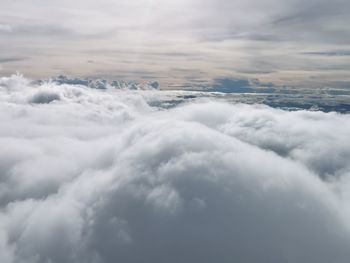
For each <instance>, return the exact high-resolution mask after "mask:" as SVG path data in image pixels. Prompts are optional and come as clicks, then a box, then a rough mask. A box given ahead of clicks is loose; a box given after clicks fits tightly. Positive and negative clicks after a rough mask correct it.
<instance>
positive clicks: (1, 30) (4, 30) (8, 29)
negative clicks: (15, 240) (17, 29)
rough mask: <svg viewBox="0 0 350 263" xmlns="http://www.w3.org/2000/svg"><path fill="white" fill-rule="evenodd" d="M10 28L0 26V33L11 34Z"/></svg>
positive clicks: (3, 25)
mask: <svg viewBox="0 0 350 263" xmlns="http://www.w3.org/2000/svg"><path fill="white" fill-rule="evenodd" d="M11 32H12V27H11V26H10V25H7V24H0V33H11Z"/></svg>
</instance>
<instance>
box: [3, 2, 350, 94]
mask: <svg viewBox="0 0 350 263" xmlns="http://www.w3.org/2000/svg"><path fill="white" fill-rule="evenodd" d="M0 4H1V8H0V39H1V41H0V68H1V70H0V75H1V76H8V75H10V74H12V73H14V72H16V71H19V72H21V73H23V74H25V75H26V76H28V77H30V78H34V79H41V78H47V77H51V76H57V75H60V74H63V75H68V76H74V77H89V78H107V79H123V80H137V81H144V80H149V79H152V80H157V81H159V82H160V83H162V84H163V85H162V86H163V87H168V88H171V87H176V86H177V87H181V86H196V85H201V84H208V83H211V82H212V81H213V80H215V79H217V78H232V79H245V80H246V79H257V80H259V81H260V82H262V83H264V82H271V83H273V84H274V85H277V86H284V85H285V86H292V87H336V88H339V87H340V88H344V87H348V83H349V80H350V74H349V70H350V45H349V43H350V29H349V26H348V25H349V24H350V17H349V15H348V14H349V12H350V2H349V1H347V0H334V1H329V0H310V1H301V0H284V1H279V0H259V1H258V0H244V1H241V0H231V1H229V0H186V1H185V0H176V1H175V0H162V1H161V0H114V1H112V0H99V1H96V0H84V1H83V0H77V1H68V0H51V1H46V0H26V1H20V0H1V1H0Z"/></svg>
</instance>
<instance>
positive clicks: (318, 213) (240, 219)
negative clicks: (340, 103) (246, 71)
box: [0, 76, 350, 263]
mask: <svg viewBox="0 0 350 263" xmlns="http://www.w3.org/2000/svg"><path fill="white" fill-rule="evenodd" d="M0 92H1V94H0V95H1V96H0V140H1V142H0V143H1V145H2V147H1V148H0V174H1V177H0V193H1V195H0V204H1V212H0V255H1V256H2V259H3V261H4V262H5V263H8V262H11V263H12V262H16V263H17V262H116V261H120V262H213V261H217V262H232V260H233V259H234V260H235V261H238V262H261V261H266V262H327V263H328V262H341V263H343V262H344V263H347V262H348V261H349V259H350V252H349V250H348V246H349V243H350V224H349V222H350V217H349V201H350V199H349V191H350V190H349V189H350V184H349V174H350V165H349V163H348V156H349V154H350V150H349V149H350V147H349V145H348V144H349V143H348V140H347V137H346V134H349V129H350V118H349V115H338V114H325V113H313V112H303V111H302V112H285V111H281V110H275V109H271V108H268V107H262V106H246V105H229V104H227V103H224V102H220V103H219V102H215V101H210V100H209V101H198V102H192V103H191V104H189V105H184V106H180V107H177V108H175V109H171V110H158V109H156V108H151V107H149V106H148V104H147V102H146V100H150V99H156V98H157V97H158V98H160V99H161V98H162V97H163V96H171V95H170V94H169V93H166V92H165V93H163V92H160V91H146V92H144V91H136V92H131V91H130V92H128V91H125V90H124V91H120V90H106V91H98V90H93V89H88V88H86V87H83V86H70V85H62V86H56V85H55V84H52V83H51V84H50V83H49V84H44V85H42V86H40V87H36V86H31V85H30V84H28V82H27V81H26V80H25V79H23V78H22V77H20V76H16V77H11V78H2V79H1V80H0ZM48 92H49V93H48ZM38 94H39V95H38ZM43 94H46V95H47V94H50V96H51V95H52V94H56V96H55V98H59V99H56V100H44V101H45V102H46V103H35V102H37V101H36V100H34V101H33V98H37V97H42V96H43ZM46 95H45V96H46ZM40 101H41V102H42V100H40ZM334 127H337V129H336V130H334ZM330 155H331V156H330ZM327 156H328V157H327ZM333 156H334V157H333ZM331 158H333V159H331ZM325 175H327V176H328V177H329V178H328V177H327V176H325Z"/></svg>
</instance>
